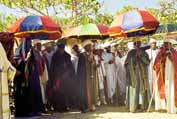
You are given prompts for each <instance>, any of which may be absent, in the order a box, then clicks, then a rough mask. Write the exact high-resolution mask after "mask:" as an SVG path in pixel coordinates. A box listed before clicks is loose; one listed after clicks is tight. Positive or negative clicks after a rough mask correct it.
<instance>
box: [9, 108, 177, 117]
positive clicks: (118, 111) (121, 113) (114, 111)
mask: <svg viewBox="0 0 177 119" xmlns="http://www.w3.org/2000/svg"><path fill="white" fill-rule="evenodd" d="M12 119H177V114H167V113H164V112H163V113H162V112H154V111H151V112H149V113H147V112H141V113H130V112H128V111H127V110H126V108H125V107H113V106H103V107H98V108H97V110H96V111H95V112H89V113H84V114H81V113H80V112H78V111H72V112H67V113H54V114H52V115H45V116H41V117H30V118H29V117H28V118H13V117H12Z"/></svg>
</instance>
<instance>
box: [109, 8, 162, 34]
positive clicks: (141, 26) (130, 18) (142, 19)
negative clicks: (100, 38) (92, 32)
mask: <svg viewBox="0 0 177 119" xmlns="http://www.w3.org/2000/svg"><path fill="white" fill-rule="evenodd" d="M158 25H159V22H158V21H157V19H156V18H155V17H153V16H152V15H151V14H150V13H148V12H147V11H143V10H132V11H129V12H125V13H124V14H120V15H118V16H116V18H115V20H114V21H113V22H112V24H111V26H110V28H109V30H108V33H109V34H110V35H111V36H119V35H121V34H124V33H125V34H126V35H127V36H128V37H131V36H141V35H146V34H148V33H152V32H153V31H155V30H156V28H157V27H158Z"/></svg>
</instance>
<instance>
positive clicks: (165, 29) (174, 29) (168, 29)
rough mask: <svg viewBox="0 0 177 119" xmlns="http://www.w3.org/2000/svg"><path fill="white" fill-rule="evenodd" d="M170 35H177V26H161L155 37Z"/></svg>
mask: <svg viewBox="0 0 177 119" xmlns="http://www.w3.org/2000/svg"><path fill="white" fill-rule="evenodd" d="M163 34H165V35H168V34H177V24H162V25H160V26H159V27H158V28H157V30H156V32H155V35H163Z"/></svg>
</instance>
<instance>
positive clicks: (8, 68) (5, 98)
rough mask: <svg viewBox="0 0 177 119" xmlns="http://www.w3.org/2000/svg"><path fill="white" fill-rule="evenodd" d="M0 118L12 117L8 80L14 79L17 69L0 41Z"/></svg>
mask: <svg viewBox="0 0 177 119" xmlns="http://www.w3.org/2000/svg"><path fill="white" fill-rule="evenodd" d="M0 54H1V56H0V119H11V117H10V106H9V91H8V80H11V81H12V80H13V79H14V76H15V73H16V69H15V68H14V67H13V66H12V65H11V63H10V62H9V61H8V59H7V56H6V53H5V51H4V48H3V46H2V44H1V43H0Z"/></svg>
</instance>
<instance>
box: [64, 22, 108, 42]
mask: <svg viewBox="0 0 177 119" xmlns="http://www.w3.org/2000/svg"><path fill="white" fill-rule="evenodd" d="M107 30H108V27H107V26H105V25H101V24H98V25H96V24H92V23H90V24H85V25H80V26H78V27H75V28H71V29H68V30H66V31H64V34H63V38H80V39H89V38H93V39H95V38H96V39H102V38H106V37H108V35H107V34H106V33H107Z"/></svg>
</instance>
